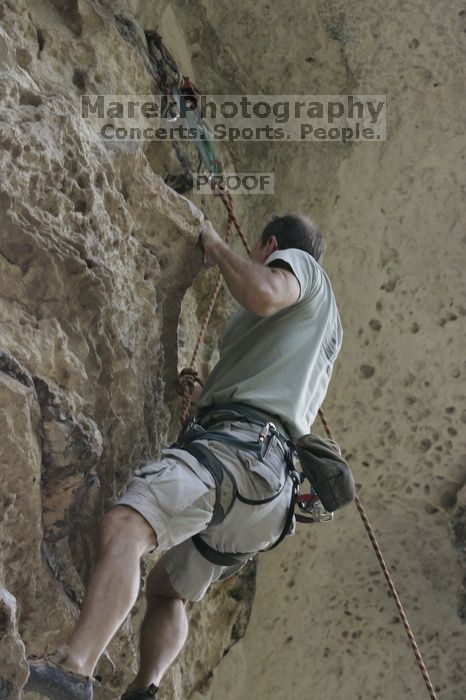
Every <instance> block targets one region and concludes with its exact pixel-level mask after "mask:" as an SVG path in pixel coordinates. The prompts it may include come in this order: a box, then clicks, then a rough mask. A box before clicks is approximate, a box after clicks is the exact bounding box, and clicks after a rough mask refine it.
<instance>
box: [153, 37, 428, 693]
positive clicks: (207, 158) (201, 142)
mask: <svg viewBox="0 0 466 700" xmlns="http://www.w3.org/2000/svg"><path fill="white" fill-rule="evenodd" d="M146 38H147V41H148V47H149V53H150V56H151V58H152V59H153V60H154V62H155V63H156V65H157V66H158V71H159V75H161V80H160V83H159V84H160V87H161V88H162V89H163V90H164V91H167V92H168V91H169V92H170V93H171V94H172V95H173V96H174V97H175V98H176V99H177V101H178V104H180V101H181V99H184V98H185V97H188V98H191V99H195V97H196V94H199V93H198V91H197V90H196V89H195V88H194V86H193V85H192V83H191V82H190V81H189V78H184V77H183V76H182V74H181V71H180V70H179V68H178V66H177V65H176V61H175V60H174V58H173V56H172V55H171V54H170V53H169V51H168V50H167V49H166V47H165V46H164V44H163V42H162V39H161V37H160V35H159V34H157V32H155V31H153V32H147V33H146ZM169 73H171V76H170V75H169ZM195 113H196V111H195V110H192V111H191V110H190V111H188V112H187V115H189V118H190V119H191V120H192V125H193V126H194V125H195V126H196V128H197V129H198V133H199V134H200V138H199V139H197V140H195V141H194V143H195V144H196V148H197V150H198V154H199V168H201V167H204V168H205V169H206V171H207V172H208V173H210V174H211V175H213V174H220V175H221V174H223V167H222V164H221V163H220V161H219V160H218V159H217V158H216V156H215V148H214V143H213V140H212V137H211V131H210V129H209V127H208V124H207V123H206V122H205V121H203V120H199V119H196V117H195V116H194V115H195ZM168 116H170V117H171V118H173V119H176V118H177V114H176V111H175V112H174V113H173V114H171V115H168ZM177 153H178V151H177ZM211 185H212V188H213V189H215V190H216V193H217V194H218V195H219V199H221V201H222V203H223V204H224V206H225V208H226V210H227V215H228V218H227V226H226V236H225V241H226V242H227V243H228V242H229V241H230V238H231V235H232V231H233V227H235V228H236V231H237V232H238V235H239V236H240V238H241V240H242V242H243V245H244V247H245V250H246V252H247V254H248V255H249V254H250V252H251V251H250V248H249V245H248V243H247V239H246V236H245V234H244V232H243V231H242V229H241V226H240V225H239V223H238V221H237V219H236V216H235V214H234V210H233V201H232V197H231V195H230V194H229V193H228V190H227V188H226V186H225V185H224V184H223V183H222V181H221V180H220V182H219V180H218V178H215V182H214V181H212V182H211ZM221 287H222V276H221V274H220V272H218V274H217V280H216V284H215V287H214V291H213V294H212V298H211V302H210V304H209V307H208V309H207V312H206V314H205V316H204V319H203V321H202V324H201V328H200V330H199V334H198V338H197V341H196V344H195V348H194V351H193V354H192V357H191V362H190V365H189V367H187V368H185V369H184V370H183V371H182V372H181V374H180V376H179V391H180V393H181V395H182V397H183V399H182V408H181V422H182V424H186V419H187V416H188V413H189V409H190V405H191V389H192V387H193V386H194V384H195V383H197V382H200V380H199V377H198V376H197V372H196V371H195V369H193V368H194V365H195V363H196V360H197V356H198V353H199V349H200V347H201V344H202V342H203V339H204V335H205V332H206V330H207V326H208V323H209V320H210V317H211V314H212V311H213V308H214V305H215V301H216V298H217V296H218V294H219V292H220V289H221ZM318 414H319V417H320V419H321V422H322V424H323V427H324V430H325V433H326V435H327V437H328V442H327V443H326V449H331V447H330V445H331V444H332V443H333V445H336V444H337V443H336V442H335V440H334V438H333V435H332V431H331V429H330V426H329V423H328V421H327V419H326V416H325V414H324V412H323V410H322V408H319V412H318ZM191 427H193V428H194V422H193V424H192V426H191ZM207 432H208V431H207V430H206V431H205V432H204V435H206V433H207ZM210 432H211V434H212V432H213V433H214V434H216V435H217V438H218V432H220V431H218V432H217V431H210ZM199 434H200V433H199V432H198V437H199ZM311 435H312V434H311ZM304 437H305V438H308V437H309V436H304ZM313 437H317V436H313ZM301 439H302V438H300V440H301ZM189 442H190V441H188V442H187V444H186V445H185V447H184V449H189V451H191V453H193V452H192V450H193V449H195V450H196V452H197V454H198V455H199V461H201V463H203V464H207V462H208V463H209V465H210V467H208V468H209V471H210V472H211V474H214V472H215V471H216V474H217V476H216V477H214V479H215V478H216V479H217V481H216V484H217V483H219V484H220V485H222V484H223V480H225V479H228V478H229V477H228V475H227V471H226V469H225V466H224V465H223V464H222V463H221V462H218V464H216V466H212V465H214V460H213V459H212V458H213V457H214V455H212V453H211V452H209V451H208V450H207V449H205V450H204V449H203V448H202V446H201V445H196V442H195V440H193V441H192V442H191V444H189ZM298 443H299V440H298V441H297V444H296V450H297V451H298V449H299V450H300V452H301V454H300V459H301V458H302V459H303V460H304V462H305V464H306V463H307V467H306V466H305V465H303V464H302V463H301V465H302V467H303V471H305V470H306V468H307V469H308V472H309V475H310V477H311V478H313V479H314V482H316V479H317V480H318V478H319V469H318V467H317V466H316V463H315V462H314V463H313V464H310V465H309V462H307V461H306V457H305V455H304V454H303V451H305V450H306V445H305V444H301V445H299V448H298ZM307 447H309V445H307ZM315 447H316V445H315V444H314V445H313V448H315ZM201 450H202V451H201ZM312 454H313V457H314V458H315V455H316V452H315V451H314V452H312ZM317 454H318V455H320V459H325V455H323V452H322V450H320V451H319V450H318V452H317ZM334 456H335V450H333V451H332V457H334ZM337 461H338V460H337ZM342 465H345V466H346V467H347V465H346V463H345V462H344V460H341V464H340V471H338V468H336V469H337V473H338V474H339V476H338V478H337V479H336V481H335V482H334V485H335V484H336V483H337V482H338V480H340V483H344V484H345V489H347V491H345V489H343V492H344V493H346V497H348V494H351V478H350V477H349V475H348V472H346V471H345V469H344V467H343V466H342ZM287 468H288V469H290V467H289V465H288V463H287ZM348 469H349V468H348ZM290 473H291V472H290ZM349 474H350V472H349ZM299 479H300V480H301V477H299ZM311 483H312V482H311ZM298 486H299V484H298V483H296V484H294V488H293V492H294V496H295V500H296V504H297V505H298V506H299V507H300V509H301V510H304V511H305V512H306V513H307V514H308V517H307V518H306V520H305V521H306V522H309V521H311V522H316V521H319V522H326V521H327V520H330V519H331V518H332V517H333V512H332V511H327V510H326V509H325V507H324V502H326V498H327V497H328V498H329V499H330V500H329V501H328V503H327V505H329V506H330V507H331V506H332V505H335V503H333V504H332V499H334V500H335V502H336V503H338V500H339V499H340V498H341V492H339V490H338V489H336V491H335V490H334V491H333V492H332V489H331V488H330V485H329V484H327V487H326V489H327V490H326V492H325V495H324V492H323V491H322V492H321V493H320V494H319V495H320V498H319V495H318V494H317V493H316V491H315V483H314V485H313V486H314V488H313V489H311V492H310V493H309V494H301V495H297V489H298ZM352 487H353V488H354V484H352ZM222 490H224V489H222V488H217V492H218V493H219V492H221V491H222ZM324 490H325V489H324ZM234 492H235V484H234V483H231V494H233V493H234ZM218 498H220V496H219V495H218ZM322 499H324V500H322ZM227 500H228V499H227ZM233 500H234V499H233V496H232V500H231V503H232V502H233ZM350 500H351V499H350ZM354 502H355V504H356V508H357V510H358V512H359V515H360V517H361V520H362V522H363V525H364V528H365V530H366V532H367V534H368V537H369V539H370V542H371V544H372V547H373V549H374V551H375V554H376V556H377V559H378V561H379V564H380V567H381V569H382V572H383V575H384V577H385V579H386V581H387V585H388V588H389V590H390V593H391V595H392V596H393V599H394V601H395V604H396V607H397V610H398V613H399V615H400V618H401V622H402V624H403V627H404V629H405V631H406V634H407V636H408V639H409V643H410V645H411V648H412V650H413V653H414V656H415V658H416V661H417V664H418V667H419V669H420V671H421V674H422V677H423V679H424V682H425V685H426V688H427V691H428V693H429V696H430V698H431V700H437V695H436V693H435V690H434V687H433V685H432V682H431V680H430V677H429V674H428V671H427V668H426V666H425V663H424V661H423V658H422V655H421V652H420V650H419V647H418V645H417V642H416V640H415V637H414V634H413V632H412V630H411V627H410V625H409V622H408V619H407V617H406V614H405V612H404V609H403V606H402V603H401V601H400V598H399V596H398V593H397V591H396V588H395V585H394V583H393V581H392V578H391V576H390V572H389V570H388V567H387V565H386V563H385V560H384V558H383V555H382V552H381V549H380V546H379V544H378V542H377V539H376V537H375V534H374V531H373V529H372V526H371V524H370V522H369V519H368V517H367V515H366V512H365V510H364V507H363V505H362V503H361V501H360V499H359V497H358V495H357V494H356V492H355V491H354ZM231 503H230V505H229V504H228V503H220V504H219V505H217V504H216V505H217V514H216V517H221V516H222V512H221V510H220V506H221V508H222V509H223V512H225V510H224V509H225V508H227V509H228V507H231ZM214 513H215V509H214ZM289 513H293V508H291V507H290V510H289ZM295 517H296V519H297V520H298V519H301V520H303V518H304V516H300V515H299V514H296V516H295ZM289 520H290V517H288V521H289ZM288 521H287V523H286V524H285V528H284V530H283V532H282V534H281V536H280V538H279V539H278V540H277V541H276V542H275V543H274V545H273V546H277V545H278V544H279V543H280V542H281V540H282V539H283V537H285V536H286V534H287V533H288V531H289V528H290V527H291V521H290V522H288ZM287 526H288V529H287ZM194 542H195V544H196V547H197V548H198V550H199V551H200V552H201V553H202V554H203V555H204V556H205V557H206V558H208V559H209V557H210V560H211V561H213V558H214V557H217V563H219V564H220V565H230V564H223V563H222V562H223V561H225V560H223V559H222V555H223V554H224V553H221V552H216V551H215V550H213V549H212V548H210V547H209V546H208V545H207V544H206V543H205V542H204V541H203V540H202V538H201V537H198V536H196V539H195V540H194ZM228 556H230V555H228ZM232 556H233V557H236V560H237V563H244V561H245V559H244V557H246V556H247V558H250V557H251V556H253V555H251V554H248V555H246V553H244V554H238V553H236V554H234V555H232ZM228 561H231V559H229V560H228Z"/></svg>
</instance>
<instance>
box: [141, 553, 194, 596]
mask: <svg viewBox="0 0 466 700" xmlns="http://www.w3.org/2000/svg"><path fill="white" fill-rule="evenodd" d="M164 558H165V555H162V556H161V557H160V559H159V560H158V561H157V562H156V564H155V566H154V567H153V569H152V571H151V572H150V574H149V576H148V577H147V582H146V599H147V602H148V604H151V603H154V602H155V601H156V599H158V598H165V599H166V598H169V599H171V600H181V601H182V602H183V603H186V598H183V597H182V596H180V595H179V593H177V592H176V591H175V589H174V588H173V586H172V584H171V581H170V578H169V576H168V574H167V572H166V570H165V566H164Z"/></svg>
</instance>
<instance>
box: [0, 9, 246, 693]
mask: <svg viewBox="0 0 466 700" xmlns="http://www.w3.org/2000/svg"><path fill="white" fill-rule="evenodd" d="M0 12H1V19H2V23H1V28H0V61H1V66H0V68H1V73H0V94H1V95H2V100H1V105H0V110H1V111H0V140H1V144H2V151H1V155H0V159H1V161H0V172H1V175H0V202H1V215H2V227H1V234H0V266H1V272H0V286H1V290H0V295H1V306H0V314H1V316H0V323H1V349H0V393H1V400H0V433H1V436H2V439H1V441H0V461H1V471H0V492H1V494H2V495H1V505H0V511H1V514H2V516H1V525H0V539H1V547H0V551H1V554H0V580H1V583H2V585H4V587H5V589H6V590H7V591H9V592H10V594H12V595H14V596H15V598H16V601H17V627H18V630H19V635H20V636H18V632H17V631H16V622H15V611H14V605H13V603H12V596H11V595H10V594H9V593H8V592H6V593H5V595H4V598H2V600H1V606H2V607H1V610H0V617H1V619H0V626H1V627H2V630H1V631H2V662H1V667H0V676H1V679H0V696H1V697H2V698H3V697H5V698H6V697H8V698H13V697H19V694H18V693H19V690H20V688H21V685H22V683H23V682H24V680H25V650H24V648H23V646H22V644H23V643H24V644H25V646H26V650H27V654H31V653H35V654H37V653H41V652H43V650H44V648H45V646H46V644H48V645H49V648H53V647H54V646H55V645H56V644H58V643H60V642H62V641H63V640H64V639H65V638H66V636H67V634H68V632H69V630H70V628H71V625H72V623H73V620H74V619H75V617H76V614H77V611H78V606H79V604H80V603H81V601H82V596H83V591H84V587H83V581H85V580H86V578H87V577H88V575H89V572H90V569H91V565H92V561H93V557H94V534H95V529H96V524H97V522H98V520H99V519H100V517H101V516H102V514H103V513H104V512H105V511H106V510H108V508H109V507H110V506H111V504H112V503H113V502H114V501H115V500H116V498H117V497H118V495H119V494H120V493H121V491H122V489H123V487H124V486H125V484H126V482H127V480H128V478H129V476H130V474H131V472H132V471H133V470H134V469H135V468H137V467H138V466H141V464H142V463H144V462H147V461H148V460H150V459H151V458H154V457H156V456H157V455H158V454H159V450H160V448H161V447H162V446H164V445H166V444H167V442H169V441H170V440H172V439H173V437H174V435H175V434H176V431H177V429H178V413H179V400H178V398H177V395H176V376H177V371H178V351H177V344H178V322H179V318H180V310H181V302H182V299H183V296H184V295H185V292H186V290H187V289H189V288H190V287H191V285H192V283H193V281H194V279H195V277H196V275H197V274H198V272H199V270H200V268H201V265H202V255H201V252H200V250H199V248H196V242H197V235H198V234H197V230H198V227H199V223H200V222H201V220H202V214H201V213H200V211H199V210H198V209H197V208H196V207H195V206H194V205H193V204H192V203H191V202H190V201H189V200H188V199H185V198H184V197H182V196H180V195H178V194H177V193H176V192H175V191H174V190H172V189H170V188H169V187H167V186H166V185H165V183H164V181H163V180H162V178H161V177H160V176H159V175H158V174H156V173H155V172H154V169H153V167H151V165H150V162H149V160H148V158H147V157H146V155H145V153H144V150H143V149H142V148H140V147H139V146H138V145H137V144H129V143H126V144H123V145H121V146H115V147H108V146H106V144H105V143H104V142H103V140H102V139H101V138H100V136H98V135H97V134H96V132H94V131H93V130H91V128H90V127H89V126H87V125H86V124H85V123H84V122H83V120H82V119H81V118H80V116H79V110H78V106H79V102H78V100H79V95H80V91H82V90H83V89H84V87H86V88H87V89H88V90H89V91H91V92H92V91H94V92H96V91H99V89H103V90H105V91H106V92H111V93H114V94H125V93H142V94H148V93H150V92H151V91H152V90H153V78H152V76H151V74H150V71H149V67H150V66H148V59H147V55H145V54H144V42H143V37H144V33H143V29H142V28H141V27H139V26H138V25H136V24H133V23H126V24H125V23H124V22H123V25H124V26H126V27H127V26H130V27H132V28H133V29H134V28H136V29H135V32H133V34H131V36H130V37H129V38H130V39H131V41H129V40H128V36H124V35H123V34H124V32H123V33H122V22H121V21H120V23H118V22H116V21H115V20H114V19H113V16H112V14H111V13H110V14H109V13H108V11H107V10H106V9H105V6H99V5H98V3H78V2H54V3H48V2H39V1H37V2H24V3H23V2H15V3H12V2H5V3H2V4H1V5H0ZM136 30H137V31H136ZM141 37H142V38H141ZM138 42H139V43H138ZM161 150H163V149H161ZM203 278H204V285H205V292H204V293H208V290H209V288H210V285H211V281H212V274H211V273H207V275H204V276H203ZM191 309H192V315H193V316H194V322H197V319H196V318H195V317H196V314H197V310H196V301H195V299H193V301H192V303H191ZM145 568H147V567H145ZM253 586H254V566H253V565H250V566H249V567H246V568H245V569H244V570H243V573H242V575H241V576H239V577H238V578H237V579H235V580H234V581H230V582H227V583H226V584H224V585H223V586H219V587H218V589H214V590H212V592H211V593H210V594H209V595H208V596H207V597H206V600H205V603H204V604H203V605H202V606H198V607H195V608H193V610H192V611H191V615H192V619H193V632H192V637H191V641H190V643H189V644H188V646H187V648H186V650H185V652H184V654H183V655H182V656H181V657H180V660H179V662H178V664H177V665H176V666H175V667H174V669H173V670H172V671H171V673H170V674H169V676H168V677H167V680H166V682H165V683H164V689H163V692H162V693H161V697H162V698H163V697H170V698H185V697H187V696H188V695H189V693H190V692H191V691H192V690H193V689H194V688H196V687H201V686H202V684H203V683H205V682H206V680H207V679H208V678H209V676H210V675H211V669H212V668H213V667H215V665H217V663H218V662H219V660H220V659H221V657H222V655H223V654H224V653H225V650H226V649H228V648H229V646H230V645H231V644H232V641H234V639H235V638H238V636H240V634H242V633H243V631H244V629H245V625H246V621H247V619H248V617H249V610H250V603H251V599H252V593H253ZM238 601H240V602H238ZM142 612H143V605H142V601H141V602H139V603H138V604H137V606H136V608H135V610H134V612H133V614H132V617H131V619H130V620H128V621H127V622H126V623H125V625H124V626H123V628H122V631H121V633H120V634H119V635H118V636H117V638H116V639H115V641H114V642H113V643H112V645H111V646H110V648H109V650H108V651H109V656H107V657H104V658H103V660H102V662H101V664H100V672H101V673H102V674H103V676H104V678H105V679H106V682H105V683H104V686H103V688H102V689H101V690H99V691H97V693H96V695H97V697H99V696H100V697H106V698H109V699H110V698H115V697H119V694H120V692H121V688H122V687H123V686H124V683H125V682H127V681H128V680H129V678H130V676H131V672H132V670H134V669H135V663H136V648H137V638H136V631H137V628H138V625H139V623H140V619H141V615H142ZM3 633H5V634H3ZM199 636H201V638H202V639H205V638H212V639H213V641H212V643H211V644H209V645H206V644H204V643H202V644H201V643H200V642H199ZM21 640H22V641H21ZM3 652H4V653H3ZM109 657H110V658H111V660H112V661H113V663H114V664H115V666H116V672H115V673H114V674H113V675H112V671H111V662H110V658H109ZM4 659H5V663H4V661H3V660H4ZM180 669H184V670H183V673H181V670H180Z"/></svg>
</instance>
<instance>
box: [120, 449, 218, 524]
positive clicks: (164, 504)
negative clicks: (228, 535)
mask: <svg viewBox="0 0 466 700" xmlns="http://www.w3.org/2000/svg"><path fill="white" fill-rule="evenodd" d="M131 487H136V488H137V489H140V488H141V487H142V488H144V489H147V493H148V494H151V495H152V498H154V500H155V502H156V503H157V505H158V508H160V510H161V511H162V512H163V513H164V515H165V517H166V518H169V519H171V518H173V517H175V516H176V515H178V514H179V513H181V512H182V511H184V510H185V509H186V508H188V507H189V506H191V505H192V504H193V503H194V501H196V500H197V499H198V498H201V496H204V495H205V494H207V493H208V491H209V490H210V488H212V487H211V486H210V485H209V484H206V483H205V482H204V481H202V479H200V478H199V477H198V476H196V474H195V473H194V472H193V471H192V469H190V468H189V466H187V465H185V464H182V463H179V462H177V461H176V460H175V459H173V458H169V457H165V458H164V459H162V460H160V461H158V462H152V463H150V464H146V465H145V466H144V467H142V468H141V469H137V470H136V471H135V473H134V475H133V477H132V479H131V481H130V483H129V484H128V488H129V489H130V488H131Z"/></svg>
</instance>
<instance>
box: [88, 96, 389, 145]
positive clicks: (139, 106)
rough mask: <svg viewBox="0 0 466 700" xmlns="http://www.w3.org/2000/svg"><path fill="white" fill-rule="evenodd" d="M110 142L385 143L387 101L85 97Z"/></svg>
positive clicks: (356, 98) (98, 127) (94, 122)
mask: <svg viewBox="0 0 466 700" xmlns="http://www.w3.org/2000/svg"><path fill="white" fill-rule="evenodd" d="M80 107H81V116H82V118H83V119H85V120H86V121H88V122H89V123H90V124H91V125H92V127H93V128H94V129H96V130H97V131H98V132H99V133H100V135H101V136H102V138H103V139H105V140H107V141H127V140H129V141H147V140H148V141H173V140H176V141H196V140H206V139H208V140H213V141H317V142H318V141H340V142H342V143H348V142H358V141H375V142H377V141H384V140H385V137H386V113H387V104H386V96H385V95H196V96H193V95H188V96H185V95H182V94H179V95H175V96H173V95H83V96H82V97H81V104H80Z"/></svg>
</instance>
